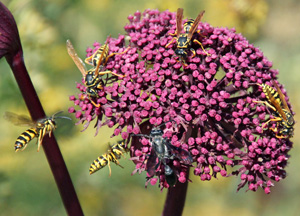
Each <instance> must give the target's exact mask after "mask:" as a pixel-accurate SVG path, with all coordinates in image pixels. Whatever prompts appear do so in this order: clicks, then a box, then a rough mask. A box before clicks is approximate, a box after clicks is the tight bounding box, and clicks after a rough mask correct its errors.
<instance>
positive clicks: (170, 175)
mask: <svg viewBox="0 0 300 216" xmlns="http://www.w3.org/2000/svg"><path fill="white" fill-rule="evenodd" d="M161 126H163V124H162V125H160V126H158V127H153V128H152V130H151V131H150V134H149V135H146V134H136V135H134V136H140V137H146V138H148V139H149V142H150V145H151V147H152V149H151V154H150V156H149V158H148V160H147V164H146V170H147V172H148V174H149V175H150V176H154V175H155V173H156V170H157V169H158V167H159V166H160V165H161V163H162V164H163V165H164V174H165V177H166V181H167V183H168V184H169V186H173V185H175V184H176V181H177V177H176V174H175V172H174V170H173V169H172V168H171V167H170V166H169V165H168V163H169V160H174V159H178V160H179V161H181V162H182V163H184V164H186V165H190V164H191V163H192V162H193V158H192V156H191V155H190V153H189V152H187V151H186V150H184V149H182V148H179V147H175V146H173V145H172V144H171V143H170V140H169V139H168V138H165V137H163V134H164V133H163V131H162V129H161V128H160V127H161Z"/></svg>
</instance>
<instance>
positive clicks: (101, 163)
mask: <svg viewBox="0 0 300 216" xmlns="http://www.w3.org/2000/svg"><path fill="white" fill-rule="evenodd" d="M109 161H112V156H111V153H108V154H107V153H105V154H103V155H101V156H100V157H98V158H97V159H96V160H94V162H93V163H92V164H91V166H90V174H93V173H94V172H96V171H98V170H99V169H102V168H103V167H105V166H106V165H107V164H108V162H109Z"/></svg>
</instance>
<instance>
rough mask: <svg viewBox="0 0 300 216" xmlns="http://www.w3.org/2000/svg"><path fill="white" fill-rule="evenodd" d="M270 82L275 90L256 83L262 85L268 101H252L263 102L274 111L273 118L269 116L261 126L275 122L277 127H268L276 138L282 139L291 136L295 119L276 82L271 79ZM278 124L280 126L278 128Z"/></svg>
mask: <svg viewBox="0 0 300 216" xmlns="http://www.w3.org/2000/svg"><path fill="white" fill-rule="evenodd" d="M272 84H273V86H275V88H276V90H275V89H274V88H272V87H271V86H269V85H267V84H261V85H260V84H258V85H259V86H261V87H262V90H263V92H264V94H265V95H266V98H267V100H268V102H267V101H254V102H256V103H264V104H265V105H267V106H268V107H270V108H271V109H272V110H273V111H274V112H275V118H270V119H269V120H268V121H267V122H265V123H264V125H263V128H264V127H265V126H266V125H267V124H268V123H269V122H277V127H276V128H275V129H274V128H270V130H272V131H274V133H275V134H276V137H277V138H279V139H282V138H290V137H293V135H294V124H295V120H294V118H293V115H292V112H291V111H290V109H289V107H288V105H287V103H286V100H285V96H284V95H283V94H282V92H281V90H280V88H279V87H278V85H277V83H276V82H275V81H274V80H272ZM279 126H281V127H280V128H279Z"/></svg>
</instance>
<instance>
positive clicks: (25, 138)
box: [4, 111, 71, 152]
mask: <svg viewBox="0 0 300 216" xmlns="http://www.w3.org/2000/svg"><path fill="white" fill-rule="evenodd" d="M60 113H62V111H60V112H57V113H55V114H54V115H52V116H51V117H47V118H43V119H39V120H38V121H36V122H34V121H32V120H31V119H29V118H28V117H26V116H22V115H17V114H15V113H11V112H6V113H5V114H4V118H5V119H6V120H8V121H10V122H12V123H14V124H15V125H17V126H29V127H31V128H29V129H27V130H26V131H24V132H23V133H22V134H21V135H20V136H19V137H18V138H17V140H16V142H15V151H16V152H17V151H19V150H20V149H22V148H23V149H22V150H24V149H25V148H26V147H27V144H28V143H29V142H30V141H31V140H32V139H34V138H35V137H37V138H38V141H37V142H38V149H37V151H39V150H40V147H41V145H42V142H43V138H44V136H45V135H46V134H49V136H51V134H52V132H53V131H54V130H55V129H56V127H57V126H56V122H55V120H56V119H58V118H64V119H69V120H71V119H70V118H69V117H66V116H56V115H57V114H60Z"/></svg>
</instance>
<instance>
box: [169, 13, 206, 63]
mask: <svg viewBox="0 0 300 216" xmlns="http://www.w3.org/2000/svg"><path fill="white" fill-rule="evenodd" d="M204 12H205V11H202V12H201V13H199V15H198V16H197V18H196V19H195V20H194V19H189V20H188V21H186V22H185V23H184V25H183V30H184V33H183V34H181V30H182V17H183V9H182V8H178V9H177V15H176V31H175V33H174V34H172V33H169V34H170V35H172V36H175V37H173V38H172V40H171V41H170V42H169V43H168V44H167V45H166V46H165V47H166V48H168V47H169V46H170V45H171V44H172V42H173V41H174V40H175V39H176V42H177V49H176V50H175V54H176V55H177V56H178V57H179V59H180V61H181V62H183V63H184V62H185V59H186V58H187V55H188V53H187V51H188V50H190V51H191V52H192V53H193V56H192V58H194V57H195V56H196V52H195V50H194V49H193V48H192V47H191V46H192V42H194V43H197V44H199V45H200V46H201V48H202V50H203V51H204V52H205V53H206V54H207V55H209V54H208V53H207V52H206V51H205V49H204V47H203V46H202V43H201V42H200V41H198V40H197V39H194V40H192V37H193V35H194V33H195V32H196V30H197V28H198V24H199V23H200V21H201V19H202V17H203V15H204ZM197 32H198V33H199V32H200V31H197Z"/></svg>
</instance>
